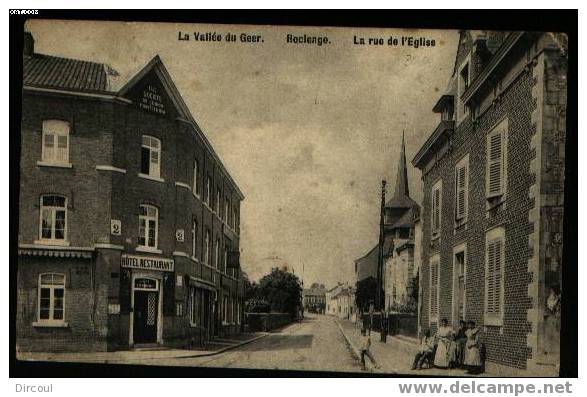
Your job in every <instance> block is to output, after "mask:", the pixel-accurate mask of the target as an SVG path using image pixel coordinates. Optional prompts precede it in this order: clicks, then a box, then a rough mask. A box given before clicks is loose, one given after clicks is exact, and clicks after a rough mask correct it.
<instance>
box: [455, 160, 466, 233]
mask: <svg viewBox="0 0 587 397" xmlns="http://www.w3.org/2000/svg"><path fill="white" fill-rule="evenodd" d="M468 172H469V156H468V155H467V156H466V157H465V158H463V159H462V160H461V161H460V162H459V163H458V164H457V166H456V168H455V219H456V220H457V221H461V222H463V221H465V219H466V217H467V212H468V204H469V203H468V190H469V181H468V179H469V178H468Z"/></svg>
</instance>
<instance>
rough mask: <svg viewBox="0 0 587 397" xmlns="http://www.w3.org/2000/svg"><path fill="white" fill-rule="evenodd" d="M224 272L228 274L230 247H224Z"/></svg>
mask: <svg viewBox="0 0 587 397" xmlns="http://www.w3.org/2000/svg"><path fill="white" fill-rule="evenodd" d="M224 272H225V273H226V274H228V247H224Z"/></svg>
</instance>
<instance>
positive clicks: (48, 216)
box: [39, 194, 67, 244]
mask: <svg viewBox="0 0 587 397" xmlns="http://www.w3.org/2000/svg"><path fill="white" fill-rule="evenodd" d="M39 215H40V216H39V238H40V240H41V242H43V243H46V244H62V243H64V242H66V241H67V199H66V198H65V197H63V196H59V195H54V194H45V195H42V196H41V210H40V213H39Z"/></svg>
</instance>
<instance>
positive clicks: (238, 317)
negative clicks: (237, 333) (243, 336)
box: [236, 300, 241, 324]
mask: <svg viewBox="0 0 587 397" xmlns="http://www.w3.org/2000/svg"><path fill="white" fill-rule="evenodd" d="M236 323H237V324H240V323H241V302H240V301H239V300H237V301H236Z"/></svg>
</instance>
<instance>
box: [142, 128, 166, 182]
mask: <svg viewBox="0 0 587 397" xmlns="http://www.w3.org/2000/svg"><path fill="white" fill-rule="evenodd" d="M141 174H145V175H149V176H153V177H156V178H159V177H160V176H161V141H160V140H159V139H157V138H155V137H152V136H149V135H143V141H142V146H141Z"/></svg>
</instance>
